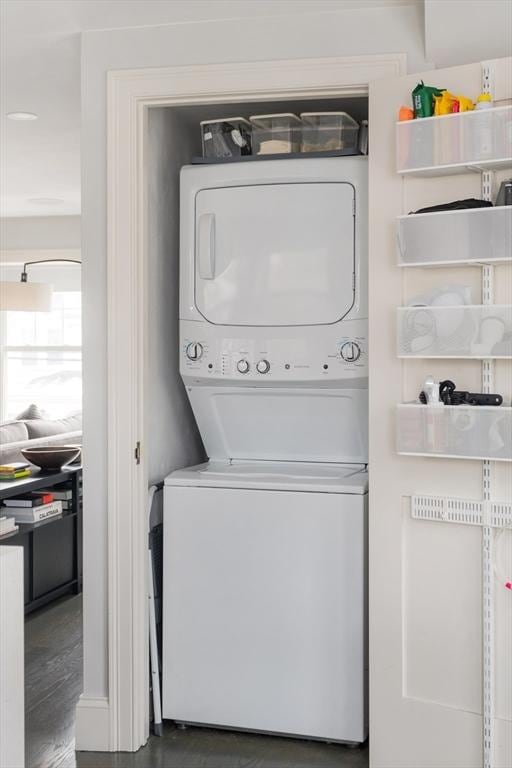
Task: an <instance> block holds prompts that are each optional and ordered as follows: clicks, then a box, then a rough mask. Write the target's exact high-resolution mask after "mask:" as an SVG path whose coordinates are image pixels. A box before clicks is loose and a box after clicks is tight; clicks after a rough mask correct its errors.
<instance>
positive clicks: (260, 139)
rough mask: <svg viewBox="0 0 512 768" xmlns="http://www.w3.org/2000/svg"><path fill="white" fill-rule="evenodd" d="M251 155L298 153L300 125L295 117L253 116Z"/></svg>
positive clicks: (287, 114) (288, 115) (285, 115)
mask: <svg viewBox="0 0 512 768" xmlns="http://www.w3.org/2000/svg"><path fill="white" fill-rule="evenodd" d="M250 121H251V125H252V142H253V155H281V154H290V153H291V152H300V141H301V128H302V123H301V121H300V120H299V118H298V117H297V115H292V114H290V113H283V114H280V115H253V116H252V117H251V118H250Z"/></svg>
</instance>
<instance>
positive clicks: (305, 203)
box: [195, 182, 355, 326]
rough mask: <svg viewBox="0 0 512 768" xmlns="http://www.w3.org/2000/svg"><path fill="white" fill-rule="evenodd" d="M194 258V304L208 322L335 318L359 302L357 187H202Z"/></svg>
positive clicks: (258, 322) (310, 321)
mask: <svg viewBox="0 0 512 768" xmlns="http://www.w3.org/2000/svg"><path fill="white" fill-rule="evenodd" d="M195 258H196V264H195V301H196V306H197V309H198V310H199V312H200V313H201V314H202V315H203V316H204V318H205V319H206V320H208V321H209V322H210V323H215V324H218V325H237V326H242V325H248V326H267V325H268V326H285V325H286V326H293V325H326V324H330V323H335V322H337V321H338V320H340V319H341V318H342V317H344V316H345V315H346V314H347V312H349V310H350V309H351V307H352V304H353V302H354V290H355V285H354V283H355V263H354V260H355V248H354V187H353V186H352V185H351V184H348V183H337V182H331V183H326V182H323V183H313V182H312V183H305V184H304V183H295V184H260V185H256V186H240V187H222V188H217V189H205V190H201V191H200V192H199V193H198V194H197V196H196V246H195Z"/></svg>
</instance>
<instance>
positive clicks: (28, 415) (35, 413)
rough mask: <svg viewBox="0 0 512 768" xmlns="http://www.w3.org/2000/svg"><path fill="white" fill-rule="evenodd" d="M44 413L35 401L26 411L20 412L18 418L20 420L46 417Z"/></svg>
mask: <svg viewBox="0 0 512 768" xmlns="http://www.w3.org/2000/svg"><path fill="white" fill-rule="evenodd" d="M44 417H45V416H44V413H43V411H41V409H40V408H39V407H38V406H37V405H35V403H32V404H31V405H29V406H28V408H25V410H24V411H22V412H21V413H19V414H18V415H17V416H16V418H17V419H20V420H26V419H44Z"/></svg>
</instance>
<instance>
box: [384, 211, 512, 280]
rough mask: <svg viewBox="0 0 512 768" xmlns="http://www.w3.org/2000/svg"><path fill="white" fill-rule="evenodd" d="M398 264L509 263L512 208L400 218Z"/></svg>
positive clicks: (511, 245)
mask: <svg viewBox="0 0 512 768" xmlns="http://www.w3.org/2000/svg"><path fill="white" fill-rule="evenodd" d="M397 251H398V265H399V266H401V267H413V266H418V267H421V266H443V265H448V264H465V263H475V262H476V263H490V264H494V263H499V262H500V261H512V205H505V206H503V207H501V208H500V207H498V208H467V209H464V210H459V211H437V212H434V213H417V214H411V215H409V216H400V217H399V218H398V221H397Z"/></svg>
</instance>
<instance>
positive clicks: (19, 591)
mask: <svg viewBox="0 0 512 768" xmlns="http://www.w3.org/2000/svg"><path fill="white" fill-rule="evenodd" d="M24 666H25V659H24V615H23V547H7V546H4V547H0V768H24V766H25V672H24Z"/></svg>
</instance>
